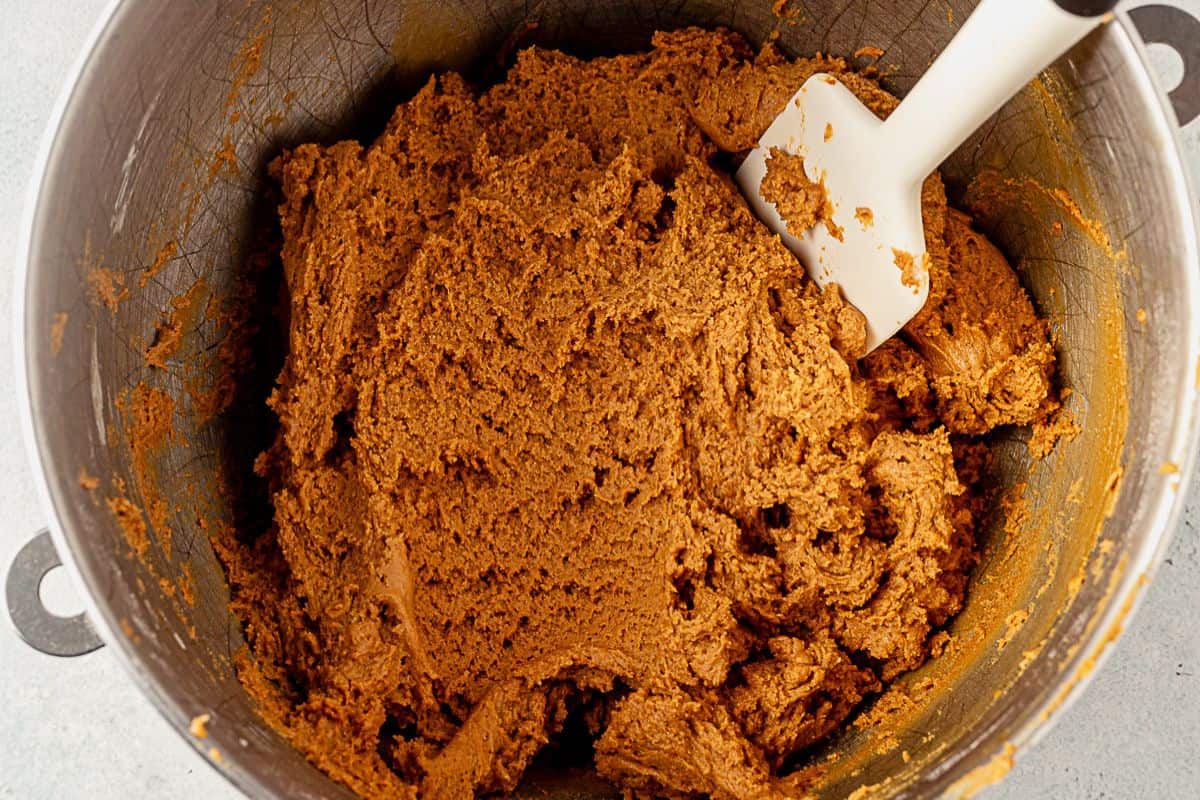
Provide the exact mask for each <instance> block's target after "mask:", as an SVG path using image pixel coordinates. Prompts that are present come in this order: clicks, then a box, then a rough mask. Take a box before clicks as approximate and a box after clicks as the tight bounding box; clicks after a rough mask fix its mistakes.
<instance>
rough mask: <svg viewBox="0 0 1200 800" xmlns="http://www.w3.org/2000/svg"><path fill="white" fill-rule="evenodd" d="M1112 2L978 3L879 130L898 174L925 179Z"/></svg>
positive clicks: (1000, 0) (1089, 28) (1099, 19)
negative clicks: (903, 170) (901, 166)
mask: <svg viewBox="0 0 1200 800" xmlns="http://www.w3.org/2000/svg"><path fill="white" fill-rule="evenodd" d="M1113 5H1114V4H1113V3H1112V2H1088V1H1087V0H981V2H980V3H979V5H978V6H977V7H976V8H975V11H974V12H973V13H972V14H971V16H970V17H968V18H967V21H966V22H965V23H963V26H962V28H961V29H960V30H959V31H958V33H957V34H956V35H955V37H954V39H953V40H952V41H951V42H950V44H949V46H948V47H947V48H946V49H945V50H944V51H943V52H942V54H941V55H940V56H938V58H937V60H936V61H934V62H933V64H932V65H931V66H930V67H929V69H928V71H927V72H926V73H925V75H924V77H922V78H921V80H920V81H919V82H918V83H917V85H916V86H915V87H913V89H912V91H911V92H909V93H908V95H907V96H906V97H905V98H904V101H903V102H902V103H901V104H900V106H899V107H898V108H897V109H896V110H895V111H894V112H893V113H892V115H891V116H890V117H889V118H888V120H887V121H886V122H885V123H884V125H883V133H884V135H883V137H882V141H884V142H886V143H887V144H886V146H887V147H888V148H889V149H890V148H893V147H894V148H895V152H894V153H893V154H892V156H894V158H895V160H896V161H898V162H903V163H904V164H905V165H906V167H907V169H908V170H909V171H910V172H909V174H907V175H906V176H905V177H907V178H908V179H909V180H910V181H911V182H913V183H918V184H919V183H920V181H922V180H924V179H925V177H926V176H927V175H929V173H931V172H933V171H934V170H935V169H937V167H938V165H939V164H941V163H942V162H943V161H944V160H945V159H946V157H947V156H949V155H950V154H951V153H952V152H954V150H955V149H957V148H958V146H959V145H961V144H962V143H963V141H965V140H966V139H967V137H968V136H970V135H971V134H972V133H973V132H974V131H976V130H977V129H978V128H979V127H980V126H981V125H982V124H983V123H984V122H985V121H986V120H987V119H988V117H990V116H991V115H992V114H994V113H995V112H996V111H998V110H999V109H1000V107H1001V106H1002V105H1004V104H1005V103H1006V102H1008V100H1009V99H1010V98H1011V97H1012V96H1013V95H1015V94H1016V93H1017V92H1018V91H1020V90H1021V88H1022V87H1023V86H1025V84H1027V83H1028V82H1029V81H1030V80H1032V79H1033V78H1034V77H1035V76H1036V75H1037V74H1038V73H1039V72H1041V71H1042V70H1043V69H1045V68H1046V67H1047V66H1049V65H1050V64H1051V62H1053V61H1054V60H1055V59H1057V58H1058V57H1059V56H1060V55H1062V54H1063V53H1064V52H1066V51H1067V50H1068V49H1069V48H1070V47H1071V46H1072V45H1073V44H1075V43H1076V42H1078V41H1079V40H1080V39H1082V38H1083V37H1084V36H1086V35H1087V34H1088V33H1089V32H1090V31H1092V30H1093V29H1094V28H1096V27H1097V26H1098V25H1099V24H1100V23H1101V22H1102V21H1103V20H1104V19H1105V12H1106V11H1107V10H1108V9H1110V8H1111V7H1112V6H1113ZM1068 7H1069V8H1070V9H1071V10H1064V9H1065V8H1068ZM1084 11H1087V12H1088V13H1086V14H1085V13H1082V12H1084ZM1091 11H1096V12H1097V13H1090V12H1091ZM886 155H887V154H885V157H886Z"/></svg>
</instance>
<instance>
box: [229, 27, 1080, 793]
mask: <svg viewBox="0 0 1200 800" xmlns="http://www.w3.org/2000/svg"><path fill="white" fill-rule="evenodd" d="M817 70H825V71H829V72H832V73H834V74H837V75H839V76H840V77H841V78H842V79H843V80H844V81H846V82H847V83H848V84H849V85H850V86H851V87H852V88H853V89H854V90H855V91H856V92H858V93H859V94H860V95H861V96H862V97H863V98H864V99H865V100H866V101H867V102H868V103H870V104H871V106H872V107H873V108H874V109H875V110H876V111H878V112H879V113H881V114H883V113H886V112H888V111H889V110H890V109H891V108H892V107H893V106H894V104H895V100H894V99H893V98H892V97H890V96H889V95H887V94H886V93H884V92H883V91H881V90H880V89H879V88H878V86H876V85H875V84H874V83H873V82H871V81H870V80H868V79H867V78H864V77H862V76H860V75H857V74H855V73H853V72H850V71H849V69H848V67H847V65H846V63H845V62H843V61H841V60H838V59H827V58H823V59H813V60H801V61H796V62H791V61H788V60H786V59H784V58H783V57H781V56H780V55H779V54H778V53H776V52H775V51H773V50H772V49H770V48H769V47H768V48H767V49H765V50H763V51H762V52H760V53H757V54H755V53H754V52H752V51H751V50H750V49H749V48H748V47H747V45H746V44H745V43H744V42H743V41H742V40H741V39H740V38H739V37H737V36H736V35H733V34H730V33H727V32H704V31H700V30H684V31H679V32H674V33H662V34H659V35H657V36H656V37H655V38H654V45H653V49H652V50H651V51H650V52H647V53H639V54H634V55H625V56H620V57H616V58H608V59H597V60H592V61H582V60H578V59H575V58H572V57H570V56H568V55H564V54H562V53H559V52H552V51H546V50H539V49H529V50H525V51H523V52H521V53H520V54H519V56H518V58H517V60H516V64H515V66H513V67H512V69H511V71H510V72H509V73H508V76H507V78H506V79H505V80H504V81H503V82H502V83H500V84H498V85H496V86H494V87H492V88H490V89H488V90H487V91H485V92H483V93H478V92H477V91H475V90H473V89H472V88H471V87H469V86H468V85H466V84H465V83H464V82H463V80H461V79H460V78H459V77H457V76H456V75H453V74H449V75H442V76H439V77H437V78H436V79H433V80H431V81H430V82H429V83H428V84H427V85H426V86H425V88H424V89H422V90H421V91H420V92H419V93H418V94H417V95H416V97H414V98H413V99H412V100H410V101H408V102H406V103H404V104H402V105H401V106H400V107H399V108H398V109H397V110H396V112H395V115H394V116H393V118H392V120H391V122H390V124H389V125H388V127H387V130H386V131H385V132H384V134H383V135H382V136H381V137H380V138H379V139H378V140H377V141H375V142H374V143H373V144H371V145H370V146H367V147H363V146H360V145H359V144H357V143H355V142H344V143H341V144H336V145H333V146H331V147H318V146H315V145H304V146H301V147H298V148H296V149H294V150H292V151H290V152H289V153H287V154H286V155H284V156H283V157H282V158H280V159H279V160H278V161H277V162H276V163H275V164H274V166H273V174H274V175H275V176H276V177H277V178H278V180H279V181H280V183H281V185H282V191H283V196H284V198H285V199H284V202H283V205H282V207H281V208H280V217H281V221H282V231H283V241H284V245H283V252H282V257H283V264H284V270H285V274H286V280H287V310H288V313H287V317H286V324H287V335H288V342H289V351H288V356H287V361H286V366H285V367H284V369H283V371H282V373H281V374H280V375H279V379H278V384H277V388H276V390H275V392H274V394H273V396H272V397H271V400H270V404H271V407H272V408H273V409H274V411H275V413H276V414H277V415H278V417H279V421H280V433H279V436H278V439H277V441H276V442H275V444H274V446H273V447H272V448H271V449H270V450H269V451H268V452H266V453H264V454H263V455H262V457H261V458H260V459H259V462H258V465H257V468H258V471H259V472H260V474H261V475H262V476H264V478H265V479H266V480H267V481H268V482H269V484H270V489H271V492H272V496H273V502H274V509H275V524H274V527H273V529H272V531H271V532H270V533H269V534H267V535H265V536H263V537H260V538H259V539H258V540H257V541H254V542H251V543H242V544H240V545H237V546H235V547H231V548H230V549H229V552H228V553H226V559H227V565H228V568H229V572H230V578H231V585H232V587H233V608H234V610H235V613H236V614H237V615H238V616H239V617H240V618H241V620H242V621H243V622H244V625H245V631H246V637H247V640H248V644H249V652H248V654H247V655H245V657H244V658H243V659H242V665H241V674H242V678H243V681H244V682H245V683H246V685H247V686H248V688H249V689H250V691H251V692H252V694H253V695H254V696H255V697H256V699H257V700H258V701H259V703H260V705H261V708H262V712H263V714H264V716H265V717H266V719H267V720H268V721H269V722H270V723H271V724H272V725H273V726H275V727H276V728H277V729H278V730H279V731H280V732H281V733H282V734H283V735H284V736H286V737H287V738H288V739H289V740H290V741H291V742H292V743H293V744H294V745H295V746H296V747H297V748H299V749H300V750H301V751H302V752H303V753H304V754H305V755H306V756H307V757H308V758H309V759H310V760H311V761H312V762H313V763H315V764H316V765H317V766H318V767H319V768H321V769H322V770H324V771H325V772H327V773H328V774H329V775H331V776H332V777H333V778H335V779H336V780H338V781H341V782H343V783H345V784H346V785H348V786H349V787H351V788H352V789H353V790H355V791H356V792H358V793H360V794H362V795H363V796H365V797H379V798H384V797H387V798H396V797H425V798H455V799H456V800H457V799H460V798H464V797H471V796H474V795H479V794H483V793H488V792H498V791H507V790H511V789H512V788H513V787H515V786H516V785H517V783H518V782H519V781H520V779H521V777H522V773H523V771H524V770H525V769H526V767H527V766H528V765H529V764H530V762H531V760H532V759H533V758H534V757H535V756H536V755H537V754H538V753H539V751H540V750H542V749H543V748H544V747H545V746H546V745H547V743H548V742H551V741H552V740H555V739H556V737H558V736H559V735H560V734H561V732H562V729H563V727H564V725H566V724H567V721H568V720H574V721H576V723H577V724H579V725H582V726H584V727H585V729H586V730H587V731H588V732H589V734H590V736H591V737H592V739H593V749H594V764H595V767H596V769H597V770H598V771H599V773H600V774H601V775H602V776H604V777H605V778H607V779H609V780H611V781H612V782H613V783H614V784H616V785H618V786H619V787H622V788H623V789H625V790H627V791H628V792H630V793H631V794H632V795H633V796H638V797H643V796H644V797H650V796H662V795H666V796H673V797H682V796H711V797H713V798H742V799H744V798H765V797H778V796H789V795H797V796H799V795H800V794H801V793H802V789H803V787H802V786H801V785H800V782H799V780H798V779H797V778H796V777H795V775H794V769H795V767H796V766H797V765H798V764H801V763H803V762H802V758H801V757H800V754H802V753H803V752H804V750H805V748H807V747H809V746H810V745H812V744H813V743H815V742H818V741H819V740H821V739H822V738H824V737H826V736H827V735H828V734H830V733H831V732H832V731H834V730H836V729H837V728H838V726H839V725H840V724H842V722H843V721H844V720H845V719H846V717H847V716H848V715H849V714H850V713H851V712H852V711H853V710H854V709H855V708H856V707H857V706H858V705H859V704H860V703H861V702H862V701H863V700H864V698H868V697H870V696H871V695H872V694H873V693H876V692H878V691H879V690H880V689H881V687H883V686H884V685H885V684H886V683H888V682H889V681H891V680H892V679H894V678H895V677H896V676H897V675H900V674H901V673H903V672H905V671H907V670H911V669H913V668H915V667H917V666H919V665H920V664H922V663H923V662H924V661H925V660H926V659H927V658H928V657H929V655H930V639H931V636H933V635H934V634H935V633H936V632H937V630H938V629H939V627H940V626H942V625H944V624H945V623H946V622H947V620H949V619H950V618H951V617H952V616H953V615H954V614H955V613H956V612H957V611H958V610H959V608H960V607H961V606H962V603H963V601H964V591H965V587H966V583H967V576H968V573H969V570H970V569H971V567H972V565H973V563H974V562H975V559H976V540H975V534H976V524H977V522H978V520H979V519H980V516H981V513H982V512H983V510H984V509H983V507H982V506H983V500H982V499H981V498H982V495H981V492H980V487H979V481H980V475H979V472H980V466H981V464H982V463H983V461H984V460H985V458H986V450H987V448H986V445H985V444H983V443H981V440H980V439H979V438H978V437H979V436H980V435H981V434H985V433H987V432H988V431H990V430H992V429H993V428H995V427H996V426H998V425H1006V424H1020V425H1027V424H1036V423H1040V422H1044V421H1045V420H1046V419H1047V417H1048V415H1050V414H1051V413H1052V412H1054V411H1055V409H1056V408H1057V405H1058V401H1057V399H1056V397H1055V394H1054V392H1053V390H1052V376H1053V373H1054V369H1055V360H1054V353H1053V351H1052V349H1051V347H1050V344H1049V341H1048V333H1047V328H1046V325H1045V324H1044V322H1042V321H1041V320H1040V319H1039V318H1038V317H1037V316H1036V315H1035V313H1034V310H1033V308H1032V306H1031V305H1030V303H1029V300H1028V299H1027V297H1026V295H1025V293H1024V292H1023V291H1022V289H1021V287H1020V286H1019V284H1018V282H1017V280H1016V277H1015V276H1014V274H1013V272H1012V270H1011V269H1010V268H1009V266H1008V264H1007V263H1006V262H1005V260H1004V258H1003V256H1001V254H1000V253H999V252H998V251H997V250H996V249H995V248H994V247H993V246H992V245H991V244H990V243H989V242H988V241H987V240H986V239H985V238H984V237H983V236H981V235H980V234H979V233H977V232H975V231H974V230H972V227H971V222H970V220H969V219H968V218H967V217H965V216H963V215H962V214H959V213H958V212H955V211H952V210H948V209H947V207H946V200H945V196H944V193H943V190H942V187H941V183H940V181H939V180H938V179H937V178H936V177H934V178H931V179H930V180H929V182H928V184H927V186H926V191H925V206H926V207H925V212H926V224H927V229H928V230H927V233H928V238H929V249H930V252H931V254H932V259H933V261H932V264H933V266H932V270H933V276H932V282H933V290H932V293H931V296H930V301H929V304H928V306H927V308H926V309H925V311H924V312H923V313H922V314H921V316H920V317H918V318H917V319H916V320H914V321H913V322H912V323H911V324H910V325H909V326H908V327H907V329H906V330H905V331H904V333H903V335H901V336H900V337H897V338H895V339H893V340H892V341H890V342H888V343H887V344H886V345H885V346H884V347H882V348H880V349H879V350H878V351H876V352H874V353H872V354H871V355H870V356H869V357H867V358H865V359H860V356H861V355H862V350H863V342H864V328H863V322H862V319H861V317H860V315H859V314H858V312H856V311H855V310H854V309H853V308H851V307H850V306H848V305H847V304H846V303H845V302H844V301H843V300H842V299H841V297H840V296H839V294H838V292H837V291H836V290H835V289H832V290H827V291H821V290H820V289H818V288H817V287H816V286H815V285H814V284H813V283H812V282H811V281H810V280H809V279H808V278H807V277H806V276H805V274H804V271H803V269H802V268H801V267H800V265H799V264H798V263H797V262H796V260H795V258H794V257H793V256H792V255H791V254H790V253H789V252H788V251H787V250H786V249H785V248H784V247H783V246H782V245H781V244H780V242H779V241H778V240H777V239H776V238H774V237H773V236H772V235H771V234H770V233H769V232H768V231H767V229H766V228H765V227H764V226H763V225H761V224H760V223H759V222H758V220H757V219H756V218H755V217H754V216H753V215H752V214H751V212H750V211H749V210H748V209H747V207H746V206H745V204H744V203H743V201H742V198H741V196H740V195H739V193H738V190H737V188H736V187H735V185H734V184H733V182H732V181H731V179H730V176H729V174H727V172H726V171H725V170H724V169H722V168H721V167H720V166H718V165H719V164H722V163H725V164H728V163H729V161H730V158H729V157H728V156H726V157H723V156H722V155H721V154H722V153H727V154H733V159H734V160H736V155H737V154H738V153H739V152H741V151H744V150H746V149H748V148H749V147H751V146H752V145H753V144H754V142H755V141H756V140H757V138H758V136H759V134H760V133H761V132H762V130H763V129H764V128H765V127H766V125H767V124H768V123H769V121H770V120H771V119H772V118H773V117H774V115H775V114H776V113H777V112H778V110H779V109H780V107H781V105H782V103H783V102H785V101H786V99H787V98H788V97H789V96H790V95H791V94H792V92H793V91H794V90H795V89H796V87H798V86H799V85H800V84H801V83H803V81H804V80H805V79H806V78H807V77H808V76H809V75H810V74H812V73H813V72H814V71H817ZM780 174H782V173H780ZM778 182H779V183H780V184H781V185H786V184H787V181H783V180H780V181H778ZM807 199H808V200H812V198H807ZM797 208H798V209H800V210H798V211H797V212H796V213H797V214H803V213H804V212H803V208H809V209H810V211H809V212H808V213H810V214H811V215H813V218H812V219H809V220H793V222H794V223H796V224H806V225H811V224H814V223H815V222H816V221H817V213H818V212H819V210H820V208H821V203H820V202H816V201H813V202H806V203H801V204H798V205H797Z"/></svg>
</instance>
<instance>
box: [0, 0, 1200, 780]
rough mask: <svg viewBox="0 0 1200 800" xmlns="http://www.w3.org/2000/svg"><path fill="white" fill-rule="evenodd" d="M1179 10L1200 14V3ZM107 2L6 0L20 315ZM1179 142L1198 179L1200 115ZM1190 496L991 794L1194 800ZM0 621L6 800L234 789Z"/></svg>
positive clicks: (8, 555)
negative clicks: (58, 142) (46, 173)
mask: <svg viewBox="0 0 1200 800" xmlns="http://www.w3.org/2000/svg"><path fill="white" fill-rule="evenodd" d="M1143 4H1144V3H1135V4H1134V5H1143ZM1174 4H1176V5H1182V6H1186V7H1188V8H1189V9H1190V10H1193V11H1195V12H1196V13H1197V14H1200V0H1175V3H1174ZM106 5H107V0H45V2H37V3H34V2H31V1H30V0H0V20H3V22H2V23H0V59H3V60H2V61H0V308H4V309H8V308H10V307H11V306H10V303H11V302H12V283H13V279H12V270H13V266H12V258H13V257H14V254H15V252H16V244H17V238H18V231H19V228H20V221H21V212H22V207H23V205H24V201H25V195H26V184H27V183H28V180H29V175H30V172H31V170H32V167H33V162H34V156H35V153H36V151H37V147H38V142H39V140H40V138H41V136H42V133H43V128H44V127H45V125H46V122H47V119H48V118H49V115H50V111H51V107H52V106H53V103H54V99H55V97H56V95H57V93H58V91H59V89H60V87H61V84H62V82H63V80H64V79H65V77H66V75H67V73H68V71H69V70H70V67H71V65H72V63H73V62H74V59H75V57H76V55H77V52H78V50H79V48H80V47H81V46H82V44H83V42H84V40H85V38H86V37H87V34H88V32H89V31H90V29H91V27H92V25H93V24H94V21H95V20H96V18H97V17H98V16H99V15H100V13H101V12H102V11H103V8H104V7H105V6H106ZM1152 55H1153V56H1154V60H1155V63H1156V66H1158V67H1159V68H1160V69H1161V71H1162V72H1163V74H1164V80H1165V82H1166V83H1167V85H1168V86H1169V85H1171V83H1172V81H1173V80H1177V79H1178V78H1177V71H1178V64H1177V63H1176V62H1177V59H1176V58H1174V56H1173V54H1172V53H1170V52H1165V51H1164V49H1163V48H1161V47H1158V48H1155V49H1154V50H1153V51H1152ZM1185 138H1186V140H1187V145H1188V148H1189V155H1190V158H1191V162H1192V166H1193V168H1194V171H1195V172H1196V174H1197V184H1198V185H1200V120H1197V121H1196V122H1193V123H1192V124H1191V125H1190V126H1189V128H1188V129H1187V130H1186V131H1185ZM1198 268H1200V265H1198ZM8 316H9V315H5V317H6V319H7V317H8ZM11 339H12V330H11V325H10V324H0V476H3V477H2V479H0V510H2V511H3V514H4V517H5V524H4V525H3V527H0V570H7V567H8V564H9V563H10V562H11V561H12V559H13V556H14V555H15V554H16V552H17V550H18V549H19V548H20V547H21V545H23V544H24V543H25V542H26V541H27V540H28V539H29V538H30V537H31V536H32V535H33V533H34V532H35V531H37V530H38V529H39V528H40V527H42V526H43V525H44V523H45V521H46V518H45V516H44V515H43V512H42V510H41V509H40V508H39V506H38V504H37V500H36V497H35V494H34V487H33V481H32V478H31V475H30V472H29V467H28V466H27V464H26V460H25V453H24V450H23V447H22V443H21V437H20V430H19V425H18V415H17V407H16V399H15V389H14V384H13V368H12V363H11V358H10V353H12V351H13V343H12V341H11ZM1187 498H1188V499H1187V504H1186V511H1185V516H1184V521H1183V523H1182V526H1181V528H1180V530H1178V531H1177V532H1176V533H1175V538H1174V541H1173V543H1172V545H1171V549H1170V552H1169V554H1168V556H1167V561H1166V563H1165V564H1163V566H1162V567H1161V569H1160V570H1159V572H1158V575H1157V577H1156V578H1155V580H1154V582H1153V584H1152V585H1151V586H1150V588H1149V589H1148V590H1147V592H1146V596H1145V600H1144V603H1143V604H1142V607H1141V609H1140V611H1139V612H1138V614H1137V616H1136V618H1135V620H1134V621H1133V622H1132V624H1130V625H1129V626H1128V630H1127V632H1126V633H1125V634H1124V636H1122V637H1121V639H1120V641H1119V642H1118V643H1117V645H1116V647H1115V650H1114V652H1113V653H1112V656H1111V658H1109V660H1108V661H1107V662H1106V663H1105V665H1104V667H1103V668H1102V669H1101V670H1100V671H1099V674H1098V675H1097V676H1096V677H1095V680H1094V681H1093V683H1092V684H1091V686H1090V687H1089V688H1088V690H1087V691H1086V693H1085V694H1084V695H1083V697H1082V698H1081V699H1080V700H1079V701H1078V702H1076V703H1075V704H1074V705H1073V706H1072V707H1071V708H1069V709H1067V710H1066V712H1065V713H1064V714H1063V715H1062V716H1061V719H1060V720H1059V722H1058V724H1057V725H1056V726H1055V727H1054V728H1053V729H1052V730H1051V731H1050V732H1049V733H1048V734H1047V735H1046V736H1045V738H1044V739H1043V740H1042V742H1041V743H1040V744H1038V745H1037V746H1036V747H1035V748H1033V749H1032V750H1031V751H1029V752H1027V753H1023V754H1021V755H1020V756H1019V757H1018V759H1017V763H1016V767H1015V768H1014V769H1013V771H1012V773H1011V774H1010V775H1009V777H1008V778H1007V779H1006V780H1005V782H1004V783H1003V784H1001V785H1000V786H999V787H996V788H994V789H991V790H989V791H988V792H986V794H985V796H986V797H987V798H989V800H1018V799H1020V800H1026V799H1027V798H1055V800H1074V799H1076V798H1079V799H1081V800H1082V799H1083V798H1086V799H1087V800H1093V799H1095V800H1099V798H1164V799H1173V798H1191V797H1200V788H1197V787H1200V534H1198V533H1197V529H1196V526H1197V525H1198V524H1200V484H1193V485H1192V486H1190V487H1189V489H1188V495H1187ZM43 591H44V593H45V594H46V595H48V600H50V602H51V607H52V608H53V609H54V610H56V611H58V612H60V613H69V612H72V611H74V610H77V609H78V605H77V604H76V606H75V608H74V609H73V608H72V605H73V604H75V601H74V599H73V597H72V589H71V587H70V586H69V585H67V582H66V578H65V576H63V575H62V574H61V570H58V571H56V572H55V573H51V575H50V576H48V578H47V581H46V584H44V586H43ZM0 616H3V621H2V622H0V714H2V716H3V719H2V722H0V797H14V798H22V800H26V799H28V800H38V799H39V798H75V797H87V798H89V799H90V800H109V798H112V799H113V800H116V798H128V797H138V798H143V797H144V798H159V797H164V798H165V797H185V798H187V797H201V796H202V797H206V798H212V799H213V800H218V798H236V797H239V796H240V795H239V794H238V792H236V791H235V790H234V789H233V788H232V787H231V786H229V785H228V784H227V783H225V781H224V779H222V778H221V777H220V776H218V775H217V773H216V772H214V771H212V770H211V769H210V768H209V767H208V766H207V765H206V764H205V763H204V762H203V761H202V760H201V759H200V757H199V756H197V755H196V754H195V753H194V752H193V751H192V749H191V748H190V747H189V746H188V745H186V744H185V743H184V741H183V740H182V739H181V738H180V737H179V736H177V735H176V734H175V733H174V732H173V731H172V730H171V728H170V727H169V726H168V725H167V723H166V722H165V721H164V720H163V719H162V718H161V717H159V715H158V713H157V712H156V711H155V710H154V708H153V707H152V706H151V705H150V703H149V701H148V700H146V699H144V698H143V697H142V696H141V695H140V694H139V693H138V691H137V690H136V689H135V688H134V686H133V684H132V682H130V681H129V680H128V679H127V678H126V676H125V674H124V673H123V671H122V669H121V668H120V667H119V666H118V664H117V662H116V660H115V659H114V658H113V656H112V655H111V654H110V653H109V652H108V651H107V650H104V649H101V650H99V651H97V652H95V653H92V654H90V655H88V656H84V657H82V658H76V659H57V658H53V657H50V656H44V655H41V654H40V653H37V652H35V651H34V650H32V649H30V648H28V647H26V646H25V645H24V644H23V643H22V642H20V641H19V640H18V639H17V637H16V634H15V632H14V631H13V629H12V626H11V623H10V622H9V620H8V618H7V615H0Z"/></svg>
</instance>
